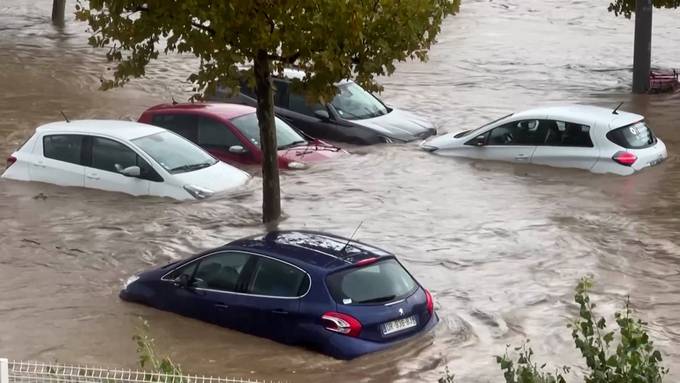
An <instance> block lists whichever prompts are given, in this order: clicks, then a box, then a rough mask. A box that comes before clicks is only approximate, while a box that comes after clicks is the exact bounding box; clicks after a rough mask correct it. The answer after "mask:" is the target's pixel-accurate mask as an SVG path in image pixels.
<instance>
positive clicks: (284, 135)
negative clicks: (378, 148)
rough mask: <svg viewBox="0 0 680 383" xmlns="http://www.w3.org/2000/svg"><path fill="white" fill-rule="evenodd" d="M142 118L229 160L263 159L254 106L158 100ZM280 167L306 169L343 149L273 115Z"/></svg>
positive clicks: (248, 162)
mask: <svg viewBox="0 0 680 383" xmlns="http://www.w3.org/2000/svg"><path fill="white" fill-rule="evenodd" d="M139 122H144V123H148V124H152V125H156V126H160V127H163V128H165V129H168V130H171V131H173V132H175V133H177V134H179V135H181V136H183V137H184V138H186V139H188V140H190V141H192V142H194V143H195V144H197V145H199V146H201V147H202V148H204V149H205V150H207V151H208V152H210V153H211V154H212V155H214V156H215V157H217V158H219V159H220V160H222V161H224V162H227V163H230V164H241V165H254V164H260V163H261V162H262V150H261V149H260V128H259V126H258V120H257V115H256V114H255V108H253V107H250V106H246V105H239V104H225V103H187V104H175V105H173V104H161V105H156V106H154V107H151V108H149V109H147V110H146V111H145V112H144V113H143V114H142V115H141V116H140V117H139ZM275 127H276V141H277V144H278V157H279V167H280V168H282V169H305V168H307V167H308V165H309V164H311V163H314V162H319V161H324V160H328V159H331V158H336V157H338V156H341V155H345V154H347V152H346V151H344V150H342V149H340V148H339V147H337V146H334V145H331V144H329V143H326V142H324V141H321V140H318V139H315V138H310V137H303V136H302V135H301V134H299V133H298V132H297V131H296V130H295V129H293V128H291V127H290V126H289V125H288V124H286V123H285V122H283V121H282V120H281V119H279V118H276V120H275Z"/></svg>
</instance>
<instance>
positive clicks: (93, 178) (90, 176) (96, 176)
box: [87, 173, 99, 180]
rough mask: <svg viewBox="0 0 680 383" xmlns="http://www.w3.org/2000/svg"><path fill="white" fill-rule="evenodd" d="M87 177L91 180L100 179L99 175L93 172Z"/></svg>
mask: <svg viewBox="0 0 680 383" xmlns="http://www.w3.org/2000/svg"><path fill="white" fill-rule="evenodd" d="M87 178H89V179H91V180H98V179H99V176H98V175H97V173H92V174H88V175H87Z"/></svg>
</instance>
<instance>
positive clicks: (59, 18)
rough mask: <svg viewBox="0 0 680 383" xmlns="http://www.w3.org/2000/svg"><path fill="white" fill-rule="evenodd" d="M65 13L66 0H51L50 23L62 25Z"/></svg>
mask: <svg viewBox="0 0 680 383" xmlns="http://www.w3.org/2000/svg"><path fill="white" fill-rule="evenodd" d="M65 13H66V0H52V23H54V24H56V25H61V26H63V25H64V14H65Z"/></svg>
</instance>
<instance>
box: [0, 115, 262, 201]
mask: <svg viewBox="0 0 680 383" xmlns="http://www.w3.org/2000/svg"><path fill="white" fill-rule="evenodd" d="M2 178H9V179H15V180H22V181H40V182H46V183H51V184H57V185H62V186H80V187H86V188H93V189H102V190H109V191H116V192H123V193H128V194H132V195H154V196H159V197H171V198H175V199H180V200H181V199H191V198H195V199H203V198H206V197H209V196H211V195H213V194H214V193H218V192H222V191H225V190H227V189H231V188H234V187H237V186H241V185H243V184H245V183H246V182H247V181H248V179H250V176H249V175H248V174H247V173H245V172H243V171H241V170H239V169H236V168H234V167H233V166H230V165H227V164H225V163H223V162H220V161H218V160H216V159H215V158H213V157H212V156H211V155H210V154H208V153H207V152H206V151H204V150H203V149H201V148H200V147H198V146H196V145H194V144H193V143H191V142H190V141H188V140H186V139H184V138H182V137H180V136H178V135H177V134H175V133H172V132H169V131H167V130H165V129H163V128H159V127H156V126H151V125H147V124H140V123H137V122H128V121H107V120H82V121H71V122H54V123H50V124H46V125H43V126H40V127H38V128H37V129H36V130H35V133H34V134H33V136H32V137H31V138H29V139H28V141H26V143H24V145H23V146H22V147H21V148H20V149H19V150H17V151H16V152H14V153H13V154H12V155H11V156H10V157H9V158H8V159H7V170H5V172H4V173H3V175H2Z"/></svg>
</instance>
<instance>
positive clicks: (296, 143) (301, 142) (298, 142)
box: [278, 140, 307, 150]
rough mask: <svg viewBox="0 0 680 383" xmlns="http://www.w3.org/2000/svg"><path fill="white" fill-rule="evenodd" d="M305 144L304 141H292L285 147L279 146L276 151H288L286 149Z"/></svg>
mask: <svg viewBox="0 0 680 383" xmlns="http://www.w3.org/2000/svg"><path fill="white" fill-rule="evenodd" d="M306 143H307V141H305V140H298V141H293V142H291V143H290V144H286V145H281V146H279V147H278V150H282V149H288V148H292V147H293V146H298V145H301V144H306Z"/></svg>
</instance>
